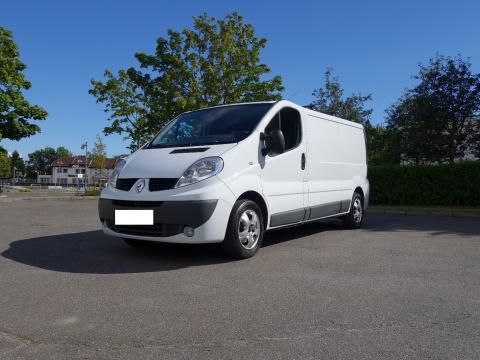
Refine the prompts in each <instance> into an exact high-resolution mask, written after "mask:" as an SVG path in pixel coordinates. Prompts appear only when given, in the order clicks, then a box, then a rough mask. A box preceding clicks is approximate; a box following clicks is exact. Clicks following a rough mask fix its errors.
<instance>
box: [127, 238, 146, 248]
mask: <svg viewBox="0 0 480 360" xmlns="http://www.w3.org/2000/svg"><path fill="white" fill-rule="evenodd" d="M123 241H125V243H127V244H128V245H130V246H132V247H136V248H140V247H146V246H149V245H152V241H147V240H136V239H127V238H123Z"/></svg>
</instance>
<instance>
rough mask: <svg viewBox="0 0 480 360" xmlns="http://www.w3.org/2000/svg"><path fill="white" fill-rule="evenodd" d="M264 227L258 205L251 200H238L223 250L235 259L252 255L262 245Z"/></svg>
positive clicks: (231, 215)
mask: <svg viewBox="0 0 480 360" xmlns="http://www.w3.org/2000/svg"><path fill="white" fill-rule="evenodd" d="M264 229H265V226H264V224H263V217H262V212H261V210H260V208H259V207H258V205H257V204H256V203H255V202H253V201H251V200H247V199H241V200H238V201H237V202H236V203H235V205H234V206H233V209H232V212H231V214H230V219H229V221H228V226H227V232H226V234H225V239H224V240H223V243H222V247H223V250H224V251H225V253H226V254H227V255H229V256H230V257H232V258H235V259H246V258H249V257H252V256H253V255H255V254H256V252H257V251H258V249H259V248H260V246H261V245H262V240H263V233H264Z"/></svg>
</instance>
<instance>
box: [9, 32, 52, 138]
mask: <svg viewBox="0 0 480 360" xmlns="http://www.w3.org/2000/svg"><path fill="white" fill-rule="evenodd" d="M25 68H26V65H25V64H24V63H22V62H21V61H20V59H19V51H18V46H17V44H16V43H15V42H14V41H13V40H12V33H11V32H10V31H9V30H7V29H5V28H3V27H0V140H1V139H2V138H5V139H11V140H20V139H22V138H24V137H28V136H31V135H33V134H35V133H37V132H39V131H40V127H39V126H38V125H36V124H33V123H31V122H30V120H44V119H45V118H46V117H47V115H48V114H47V112H46V111H45V110H44V109H43V108H41V107H40V106H37V105H31V104H30V103H29V102H28V101H27V100H26V99H25V97H24V96H23V90H28V89H29V88H30V87H31V83H30V82H28V81H27V79H26V78H25V75H24V74H23V71H24V70H25Z"/></svg>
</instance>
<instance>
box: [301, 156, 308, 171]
mask: <svg viewBox="0 0 480 360" xmlns="http://www.w3.org/2000/svg"><path fill="white" fill-rule="evenodd" d="M306 162H307V159H306V158H305V153H302V170H305V163H306Z"/></svg>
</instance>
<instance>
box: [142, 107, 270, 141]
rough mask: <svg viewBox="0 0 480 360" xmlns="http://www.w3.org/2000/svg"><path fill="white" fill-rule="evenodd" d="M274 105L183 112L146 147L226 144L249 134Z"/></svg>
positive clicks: (240, 139)
mask: <svg viewBox="0 0 480 360" xmlns="http://www.w3.org/2000/svg"><path fill="white" fill-rule="evenodd" d="M272 105H273V103H259V104H246V105H230V106H221V107H216V108H210V109H203V110H197V111H192V112H189V113H185V114H182V115H180V116H179V117H177V118H176V119H175V120H174V121H172V122H171V123H169V124H168V125H167V126H166V127H165V128H163V129H162V130H161V131H160V133H159V134H158V135H157V136H156V137H155V138H154V139H153V140H152V141H151V142H150V144H149V145H148V146H147V148H161V147H181V146H195V145H213V144H228V143H235V142H239V141H242V140H243V139H245V138H246V137H247V136H248V135H250V134H251V133H252V131H253V130H254V129H255V127H256V126H257V124H258V123H259V122H260V120H261V119H262V117H263V116H264V115H265V114H266V113H267V111H268V110H269V109H270V108H271V107H272Z"/></svg>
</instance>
